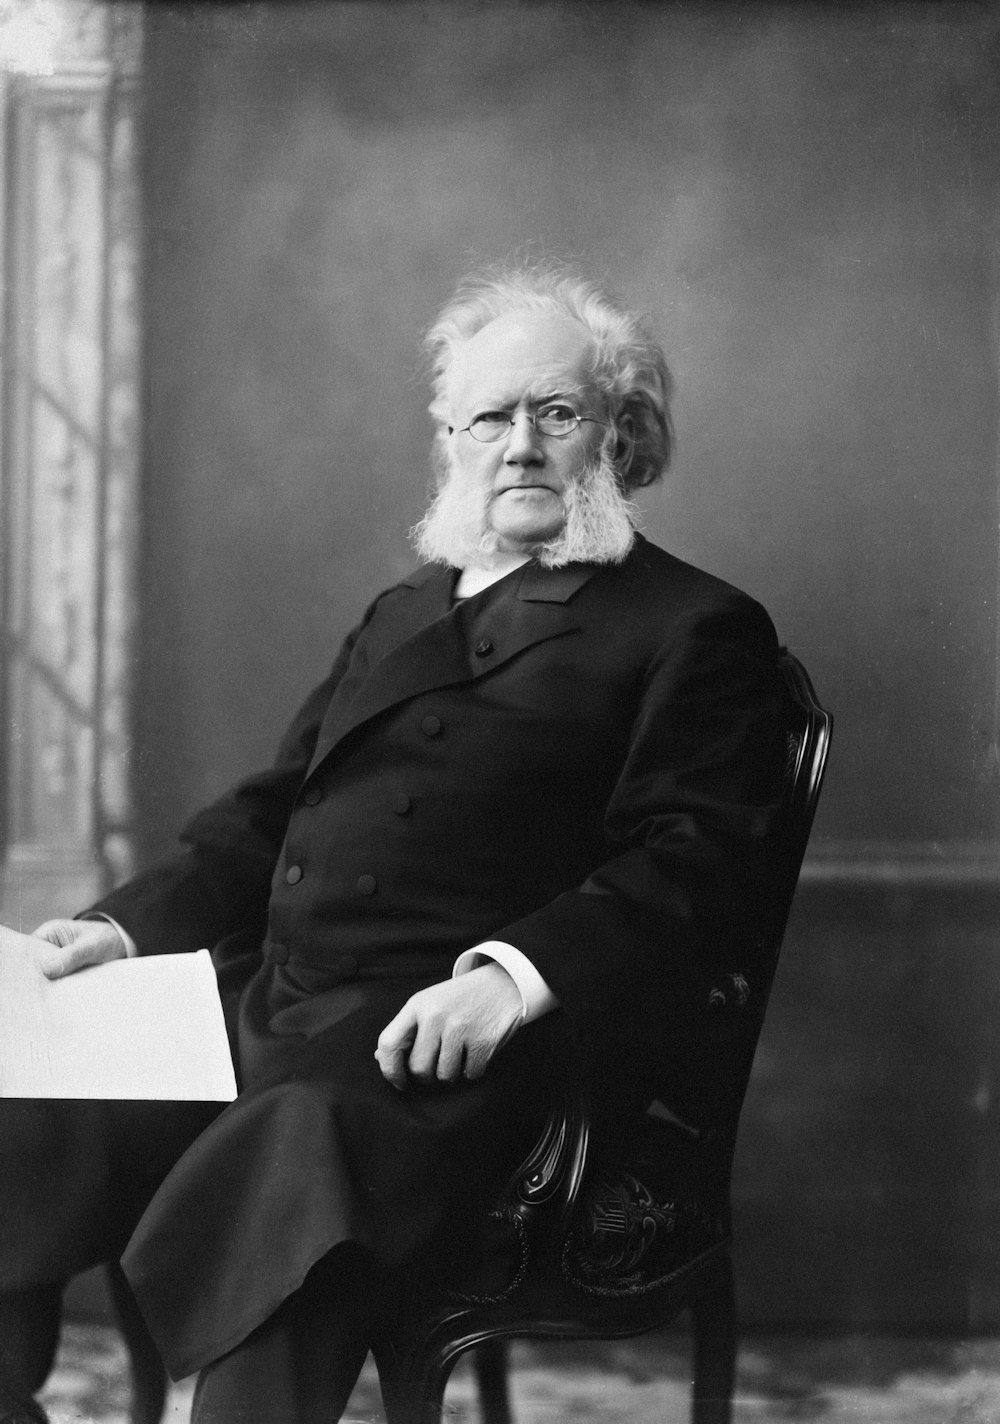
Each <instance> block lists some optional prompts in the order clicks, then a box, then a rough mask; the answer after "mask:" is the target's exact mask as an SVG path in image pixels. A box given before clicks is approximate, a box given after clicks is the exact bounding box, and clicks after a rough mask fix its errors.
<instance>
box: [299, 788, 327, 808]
mask: <svg viewBox="0 0 1000 1424" xmlns="http://www.w3.org/2000/svg"><path fill="white" fill-rule="evenodd" d="M302 799H303V801H304V802H305V803H306V805H307V806H318V805H319V803H320V802H321V801H322V799H323V793H322V791H320V789H319V787H318V786H310V788H309V790H308V791H307V792H306V794H305V795H304V796H303V798H302Z"/></svg>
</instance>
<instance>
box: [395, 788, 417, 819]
mask: <svg viewBox="0 0 1000 1424" xmlns="http://www.w3.org/2000/svg"><path fill="white" fill-rule="evenodd" d="M412 805H413V802H412V801H411V800H410V798H409V796H407V794H406V792H405V791H401V792H400V793H399V795H398V796H394V797H393V799H392V809H393V810H394V811H395V813H396V815H397V816H405V815H406V813H407V811H408V810H409V809H410V807H411V806H412Z"/></svg>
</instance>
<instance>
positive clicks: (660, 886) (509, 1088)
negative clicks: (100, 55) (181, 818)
mask: <svg viewBox="0 0 1000 1424" xmlns="http://www.w3.org/2000/svg"><path fill="white" fill-rule="evenodd" d="M454 580H455V575H454V573H453V571H447V570H430V569H423V570H420V571H418V572H417V573H416V574H415V575H413V576H412V577H411V578H408V579H406V580H404V581H403V582H402V583H401V584H399V585H398V586H396V587H395V588H392V589H390V590H389V591H388V592H386V593H384V594H383V595H381V596H380V597H379V598H378V599H376V600H375V602H374V603H373V604H372V606H371V607H370V608H369V609H368V611H367V613H366V615H365V617H364V619H363V621H362V622H361V624H360V625H359V626H358V628H357V629H356V630H355V631H354V632H353V633H352V634H351V636H350V637H349V638H348V640H347V642H346V643H345V646H344V648H343V650H342V651H341V653H340V656H339V657H338V659H337V661H336V663H335V665H334V668H333V670H332V672H331V674H330V676H329V677H328V678H327V680H326V681H325V682H324V683H323V684H322V685H321V686H320V687H319V688H318V689H317V690H316V692H314V693H313V694H312V696H311V697H310V698H308V699H307V701H306V703H305V704H304V706H303V708H302V710H301V711H300V712H299V714H298V716H297V717H296V718H295V720H294V722H293V723H292V725H291V728H290V729H289V731H288V733H287V735H286V737H285V739H284V741H283V742H282V745H281V748H280V751H279V754H278V757H277V760H276V762H275V765H274V767H273V768H272V769H271V770H270V771H268V772H266V773H264V774H262V775H259V776H256V777H253V778H251V779H250V780H248V781H246V782H244V783H243V784H242V786H240V787H239V788H237V790H235V791H234V792H233V793H232V794H230V795H228V796H226V797H223V798H222V799H221V800H220V801H218V802H216V803H215V804H214V805H213V806H211V807H209V808H208V809H207V810H205V811H203V812H201V813H200V814H199V815H198V816H196V817H195V818H194V820H193V821H192V822H191V823H190V825H189V826H188V827H187V828H186V830H185V832H184V835H183V839H184V841H185V843H186V846H187V850H186V852H185V854H184V855H183V856H182V857H181V858H179V859H177V860H174V861H171V862H170V863H168V864H166V865H164V866H161V867H158V868H156V869H154V870H152V871H150V872H148V873H147V874H145V875H143V876H140V877H139V878H138V879H137V880H135V881H133V882H131V883H130V884H129V885H127V886H125V887H123V888H122V889H121V890H119V891H117V892H115V893H114V894H113V895H111V896H110V897H108V899H107V900H105V901H104V902H103V903H102V905H101V906H100V907H99V908H101V909H103V910H105V911H107V913H109V914H111V915H113V916H114V917H115V918H116V919H117V920H119V921H120V922H121V923H122V924H123V925H124V926H125V927H126V928H127V929H128V930H130V932H131V933H132V934H133V935H134V937H135V938H136V940H137V942H138V943H139V945H140V946H141V947H142V949H143V950H144V951H145V952H164V951H168V952H169V951H176V950H186V949H192V948H196V947H198V946H200V945H201V944H205V943H209V944H212V943H215V944H216V949H215V958H216V963H217V965H218V967H219V972H220V982H221V984H222V987H223V993H224V998H225V1001H226V1004H227V1008H228V1013H229V1019H230V1023H231V1026H232V1033H233V1038H234V1043H235V1046H236V1050H237V1056H238V1060H239V1071H240V1076H241V1084H242V1087H243V1092H242V1093H241V1097H240V1099H239V1100H238V1101H237V1102H236V1103H235V1104H233V1105H232V1106H231V1107H229V1108H227V1109H226V1110H225V1111H224V1112H223V1113H222V1114H221V1116H220V1117H219V1118H218V1119H217V1120H216V1121H215V1123H213V1125H212V1127H211V1128H210V1129H209V1130H208V1132H206V1133H205V1134H203V1135H202V1137H200V1138H199V1139H198V1141H197V1142H196V1143H195V1145H194V1146H193V1147H192V1148H191V1149H190V1151H189V1152H188V1153H187V1154H185V1156H184V1157H183V1158H182V1159H181V1162H180V1163H179V1164H178V1166H177V1168H175V1170H174V1172H173V1173H172V1174H171V1175H170V1176H169V1177H168V1178H167V1181H166V1183H165V1184H164V1186H163V1188H162V1189H161V1191H160V1193H159V1194H158V1196H157V1198H156V1199H155V1200H154V1202H153V1205H152V1207H151V1208H150V1210H149V1211H148V1212H147V1214H146V1216H145V1217H144V1219H143V1222H142V1223H141V1224H140V1227H139V1230H138V1232H137V1233H136V1236H135V1237H134V1239H133V1242H132V1246H131V1247H130V1250H129V1252H128V1253H127V1255H126V1266H127V1269H128V1270H129V1272H130V1275H131V1278H132V1280H133V1283H134V1285H135V1287H136V1289H137V1293H138V1295H139V1298H140V1301H141V1302H142V1304H143V1305H144V1308H145V1309H146V1311H147V1314H148V1317H149V1319H150V1322H151V1324H152V1325H153V1327H154V1331H155V1332H156V1333H157V1335H158V1338H159V1340H160V1343H161V1346H162V1347H163V1348H164V1350H165V1353H166V1356H167V1359H168V1363H169V1364H170V1365H171V1368H172V1369H173V1370H174V1372H175V1373H182V1372H185V1371H187V1370H189V1369H191V1368H195V1367H197V1366H199V1365H201V1364H203V1363H205V1361H206V1360H207V1359H211V1358H213V1357H214V1355H217V1354H219V1353H221V1352H222V1351H223V1350H225V1349H228V1348H230V1347H231V1346H232V1345H233V1344H235V1343H236V1341H237V1340H238V1339H239V1338H242V1336H243V1335H245V1334H246V1333H247V1331H248V1330H249V1329H251V1328H253V1325H255V1324H256V1323H258V1321H259V1320H260V1319H262V1318H265V1316H266V1314H267V1313H269V1311H270V1310H272V1309H273V1308H274V1307H275V1305H276V1304H277V1303H278V1302H279V1301H280V1299H282V1298H283V1296H284V1295H285V1294H287V1293H288V1291H289V1290H291V1289H294V1288H295V1286H296V1285H297V1284H298V1282H299V1281H300V1280H301V1279H302V1277H303V1275H304V1274H305V1271H306V1270H308V1268H309V1266H310V1265H311V1264H312V1263H313V1262H314V1261H315V1260H316V1259H317V1257H318V1256H319V1255H320V1254H322V1253H323V1252H324V1251H325V1250H327V1249H329V1247H330V1246H331V1245H333V1244H335V1242H336V1241H338V1240H342V1239H345V1238H346V1237H351V1236H353V1237H357V1238H360V1239H362V1240H365V1241H367V1242H368V1243H369V1244H370V1245H371V1246H372V1248H373V1249H374V1250H375V1251H376V1252H377V1253H378V1254H379V1255H380V1256H382V1258H383V1259H385V1260H387V1261H391V1262H395V1261H399V1260H402V1259H404V1258H405V1257H406V1256H407V1254H408V1253H412V1251H413V1250H415V1249H417V1248H418V1247H420V1246H421V1245H423V1244H426V1242H427V1241H428V1240H429V1239H431V1238H432V1236H433V1233H434V1232H435V1231H436V1230H438V1229H439V1228H440V1226H441V1222H442V1220H444V1219H446V1218H447V1214H448V1213H449V1212H450V1211H452V1210H454V1209H455V1206H456V1203H457V1202H458V1201H459V1200H460V1199H464V1198H476V1197H477V1196H484V1195H486V1194H488V1193H489V1191H490V1190H493V1189H495V1187H496V1185H497V1184H498V1182H499V1181H500V1180H501V1179H502V1177H503V1176H504V1175H505V1174H506V1172H508V1171H509V1170H510V1168H511V1166H512V1165H513V1161H512V1154H514V1153H516V1152H518V1151H520V1150H521V1149H522V1148H523V1147H524V1146H525V1145H527V1135H530V1131H532V1130H534V1127H535V1126H536V1116H535V1115H533V1114H532V1113H528V1114H527V1115H526V1114H525V1112H524V1104H525V1103H526V1102H527V1103H533V1104H537V1103H539V1102H541V1101H542V1095H540V1094H539V1093H538V1091H537V1077H536V1076H535V1075H537V1074H538V1073H539V1072H540V1071H544V1070H543V1069H542V1068H540V1064H541V1063H542V1062H543V1061H544V1056H545V1054H547V1053H551V1051H552V1039H553V1037H554V1036H555V1037H556V1038H559V1037H560V1035H562V1041H563V1043H564V1045H565V1044H571V1050H570V1051H572V1053H573V1054H574V1055H576V1058H577V1062H578V1065H579V1071H580V1073H581V1074H583V1075H584V1076H587V1077H589V1078H590V1079H591V1081H592V1082H593V1083H595V1084H600V1085H602V1086H603V1087H607V1085H609V1084H610V1085H611V1086H612V1088H615V1089H617V1090H618V1091H620V1093H621V1094H622V1095H623V1101H624V1100H626V1099H627V1100H629V1101H634V1102H636V1103H637V1104H638V1103H641V1101H642V1100H644V1099H648V1098H649V1097H650V1096H652V1095H654V1094H656V1095H659V1096H661V1097H663V1098H665V1099H666V1100H667V1101H668V1102H669V1103H670V1105H671V1106H672V1107H673V1108H674V1110H675V1111H677V1112H679V1113H680V1114H681V1115H682V1116H684V1117H686V1118H688V1119H691V1120H693V1121H694V1122H696V1123H698V1124H699V1125H707V1124H709V1123H711V1122H713V1121H718V1120H720V1119H721V1118H723V1117H725V1115H726V1113H727V1111H728V1110H729V1108H730V1105H731V1101H732V1084H731V1082H730V1081H729V1079H730V1078H731V1067H732V1065H731V1064H730V1061H729V1058H728V1057H727V1055H728V1053H729V1049H728V1045H729V1043H730V1042H731V1041H732V1040H733V1038H734V1035H733V1034H732V1033H730V1030H729V1027H728V1025H731V1024H735V1023H736V1022H737V1021H738V1017H739V1014H740V1013H741V1012H742V1004H743V1002H744V1001H745V999H746V994H745V992H744V991H743V988H742V985H743V984H746V985H748V986H749V991H750V995H751V998H752V996H753V993H754V986H755V979H756V978H757V976H758V973H761V974H763V972H764V971H763V968H762V967H760V966H757V965H755V964H754V962H753V949H752V946H748V945H747V943H746V935H745V933H742V934H741V928H742V927H743V925H744V924H745V920H746V914H747V906H748V903H752V899H753V896H754V886H755V880H756V876H757V873H758V870H759V857H760V854H761V850H760V848H761V844H762V840H763V837H764V836H765V834H766V832H767V829H768V827H769V824H770V821H771V817H772V815H773V811H774V803H775V800H776V797H777V794H778V790H777V788H778V784H779V777H780V765H781V755H782V752H781V748H782V694H781V690H780V683H779V679H778V676H777V667H776V652H777V643H776V639H775V635H774V631H773V628H772V626H771V623H770V620H769V619H768V617H767V615H766V614H765V613H764V611H763V610H762V609H761V608H760V606H759V605H758V604H756V603H755V602H753V601H752V600H751V599H749V598H747V597H746V596H745V595H743V594H741V593H739V592H738V591H736V590H735V589H733V588H731V587H729V586H728V585H726V584H724V583H722V582H720V581H719V580H717V579H715V578H712V577H711V576H709V575H707V574H705V573H702V572H700V571H698V570H696V569H694V568H692V567H690V566H689V565H686V564H684V563H682V562H680V561H679V560H677V559H675V558H673V557H672V556H670V555H669V554H666V553H664V552H663V551H662V550H660V549H657V548H656V547H654V546H653V545H651V544H649V543H648V542H646V541H644V540H639V541H638V543H637V546H636V548H635V549H634V551H633V553H632V554H631V555H630V556H629V558H628V559H627V560H626V562H625V563H624V564H623V565H621V566H619V567H601V568H597V567H592V566H573V567H570V568H567V569H562V570H557V571H545V570H541V569H539V568H537V567H536V566H533V565H529V566H526V567H524V568H522V569H519V570H516V571H515V572H514V573H512V574H510V575H509V576H507V577H506V578H505V579H503V580H502V581H501V582H499V583H497V584H495V585H493V586H492V587H491V588H489V589H486V590H484V591H483V592H482V593H480V594H478V595H476V596H475V597H473V598H470V599H468V600H466V601H464V602H461V603H459V604H457V605H453V604H452V599H451V595H452V590H453V586H454ZM486 938H498V939H502V940H506V941H508V942H509V943H511V944H513V945H515V946H516V947H517V948H518V949H520V950H522V951H523V952H524V953H525V954H526V955H527V956H528V957H529V958H530V959H531V960H532V961H533V962H534V964H535V965H536V966H537V968H538V969H539V971H540V972H541V974H542V975H543V977H544V978H545V979H546V980H547V981H548V983H549V984H550V985H551V987H552V989H553V990H554V991H555V993H556V995H557V996H558V998H559V1000H560V1003H561V1005H562V1009H561V1011H560V1012H559V1013H557V1014H555V1015H551V1016H549V1018H548V1019H547V1020H543V1021H541V1022H540V1024H539V1025H535V1026H531V1027H530V1028H529V1029H526V1030H522V1032H521V1033H519V1034H517V1035H515V1037H514V1038H513V1039H512V1040H511V1042H510V1044H509V1045H508V1047H507V1049H505V1050H504V1052H503V1054H501V1055H500V1058H499V1059H498V1060H497V1062H496V1063H495V1065H494V1067H493V1069H491V1072H490V1073H488V1074H487V1075H486V1078H485V1079H484V1080H482V1083H480V1084H467V1085H464V1086H463V1087H462V1088H460V1089H458V1090H445V1089H437V1088H432V1089H426V1090H423V1089H422V1090H419V1091H417V1090H414V1091H411V1092H408V1093H402V1094H400V1093H396V1092H394V1091H393V1090H391V1089H389V1088H388V1087H387V1086H386V1085H385V1084H384V1082H383V1081H382V1080H381V1078H380V1075H379V1074H378V1072H377V1069H376V1068H375V1066H374V1064H373V1063H372V1059H371V1055H372V1053H373V1050H374V1045H375V1038H376V1037H377V1034H378V1031H379V1029H380V1028H381V1027H382V1025H383V1024H384V1023H385V1022H387V1021H388V1018H390V1017H391V1016H392V1013H394V1012H395V1009H396V1008H397V1007H398V1006H399V1005H401V1004H402V1003H403V1002H404V1001H405V999H406V998H407V997H408V996H409V994H410V993H411V992H413V990H414V989H415V988H417V987H420V986H421V985H422V984H425V983H430V982H434V981H435V980H438V979H441V978H444V977H446V976H447V975H448V974H449V972H450V968H451V964H452V962H453V960H454V958H455V956H456V955H457V954H458V953H459V952H460V951H461V950H463V949H465V948H467V947H468V946H470V945H474V944H476V943H477V942H479V941H481V940H483V939H486ZM734 976H737V977H736V978H734ZM737 979H738V981H739V982H740V984H741V991H740V993H739V994H736V993H735V992H731V991H732V986H733V985H734V984H735V983H736V982H737ZM720 1003H722V1010H721V1013H720V1007H719V1006H720ZM390 1145H391V1150H389V1147H390ZM263 1163H267V1164H269V1165H268V1166H267V1167H266V1168H265V1167H262V1165H261V1164H263ZM404 1202H405V1208H403V1209H401V1204H402V1203H404ZM248 1261H249V1263H250V1264H249V1265H248V1264H247V1262H248Z"/></svg>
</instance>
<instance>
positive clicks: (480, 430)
mask: <svg viewBox="0 0 1000 1424" xmlns="http://www.w3.org/2000/svg"><path fill="white" fill-rule="evenodd" d="M515 419H516V417H515V416H513V415H511V413H510V411H509V410H484V411H481V412H480V414H479V415H476V416H473V418H472V421H471V422H470V423H469V424H468V425H464V426H463V427H462V429H461V430H460V431H459V432H458V433H459V435H464V434H465V433H466V431H468V433H469V434H470V435H471V436H472V438H473V440H478V441H479V442H480V443H481V444H483V445H492V444H493V442H494V441H495V440H502V439H503V438H504V436H505V435H507V434H508V432H509V431H510V428H511V426H512V425H513V424H514V421H515ZM528 419H529V420H530V421H531V423H532V425H533V426H534V427H535V429H536V430H537V431H538V433H539V435H551V436H553V437H554V438H555V439H556V440H564V439H565V438H566V436H567V435H572V434H573V431H574V430H576V429H578V428H579V426H580V424H581V423H582V422H583V421H585V420H586V421H589V422H590V423H591V425H606V424H607V421H605V420H595V419H594V417H593V416H592V415H577V413H576V411H575V410H574V409H573V407H572V406H571V405H563V404H562V402H561V401H560V402H553V403H552V404H550V405H540V406H539V407H538V409H537V410H536V411H535V412H534V414H532V412H531V411H528Z"/></svg>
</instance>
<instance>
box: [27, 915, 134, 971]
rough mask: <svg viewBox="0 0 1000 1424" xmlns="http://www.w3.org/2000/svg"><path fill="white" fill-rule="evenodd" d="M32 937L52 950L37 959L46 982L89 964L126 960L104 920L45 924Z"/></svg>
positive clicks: (122, 943)
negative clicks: (46, 943) (50, 946)
mask: <svg viewBox="0 0 1000 1424" xmlns="http://www.w3.org/2000/svg"><path fill="white" fill-rule="evenodd" d="M34 937H35V939H44V940H46V941H47V942H48V943H49V944H50V945H53V946H54V948H53V949H52V950H50V951H48V952H44V951H40V952H39V956H38V961H39V964H40V965H41V969H42V973H43V974H44V975H45V977H46V978H47V979H61V978H62V977H63V976H64V975H66V974H75V973H76V971H77V970H78V969H86V968H87V966H88V965H90V964H106V963H107V962H108V960H110V959H125V958H126V953H125V941H124V940H123V939H122V937H121V935H120V934H119V933H118V931H117V930H116V929H115V927H114V925H111V924H108V922H107V920H46V921H45V923H44V925H39V926H38V929H37V930H35V933H34Z"/></svg>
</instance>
